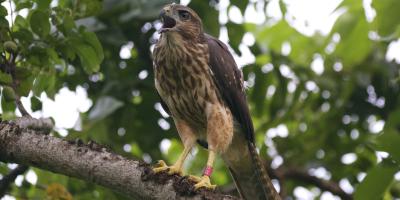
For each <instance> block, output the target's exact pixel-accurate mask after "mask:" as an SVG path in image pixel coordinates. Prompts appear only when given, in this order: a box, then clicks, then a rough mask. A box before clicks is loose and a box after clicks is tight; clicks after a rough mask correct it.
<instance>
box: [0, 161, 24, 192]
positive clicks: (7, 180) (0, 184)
mask: <svg viewBox="0 0 400 200" xmlns="http://www.w3.org/2000/svg"><path fill="white" fill-rule="evenodd" d="M26 170H28V167H27V166H25V165H19V166H18V167H16V168H15V169H13V170H11V172H10V173H8V174H7V175H5V176H4V177H3V178H2V179H1V180H0V197H2V196H4V195H5V194H6V192H7V190H8V188H9V187H10V185H11V184H12V183H13V182H14V180H15V179H16V178H17V176H18V175H21V174H23V173H25V171H26Z"/></svg>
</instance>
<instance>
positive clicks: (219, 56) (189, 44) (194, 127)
mask: <svg viewBox="0 0 400 200" xmlns="http://www.w3.org/2000/svg"><path fill="white" fill-rule="evenodd" d="M160 16H161V20H162V23H163V26H162V27H161V29H160V30H159V33H160V34H161V36H160V39H159V41H158V42H157V44H156V46H155V48H154V51H153V59H154V66H153V67H154V74H155V87H156V89H157V91H158V94H159V96H160V97H161V103H162V105H163V108H164V109H165V110H166V111H167V112H168V113H169V114H170V115H171V116H172V118H173V120H174V123H175V126H176V128H177V131H178V133H179V136H180V138H181V140H182V142H183V145H184V150H183V153H182V154H181V155H180V157H179V158H178V160H177V161H176V163H175V164H173V165H172V166H167V165H166V164H165V162H164V161H159V165H160V166H159V167H157V168H154V169H153V170H154V171H155V172H156V173H158V172H161V171H168V173H170V174H180V175H182V174H183V173H182V167H183V163H184V161H185V159H186V157H187V155H188V154H189V152H190V150H191V149H192V148H193V147H194V146H195V145H196V143H199V144H200V145H202V146H204V147H206V148H207V149H208V151H209V153H208V160H207V164H206V166H205V169H204V172H203V175H202V176H201V177H195V176H190V178H191V179H192V180H194V181H195V182H196V184H195V185H194V187H195V189H199V188H202V187H205V188H211V189H214V188H215V185H212V184H211V183H210V176H211V173H212V167H213V162H214V159H215V156H216V155H220V156H221V157H222V159H223V160H224V162H225V164H226V165H227V166H228V168H229V170H230V173H231V175H232V177H233V179H234V181H235V183H236V186H237V188H238V190H239V193H240V194H241V196H242V197H243V198H245V199H251V200H253V199H280V198H279V195H278V194H277V192H276V190H275V189H274V187H273V185H272V183H271V180H270V178H269V177H268V175H267V173H266V172H265V169H264V168H263V165H262V164H261V161H260V158H259V155H258V153H257V151H256V147H255V144H254V128H253V123H252V120H251V117H250V113H249V108H248V105H247V101H246V95H245V91H244V87H243V77H242V73H241V71H240V70H239V69H238V67H237V65H236V63H235V61H234V59H233V57H232V55H231V54H230V52H229V50H228V48H227V46H226V45H225V44H224V43H222V42H221V41H219V40H218V39H216V38H214V37H212V36H210V35H208V34H206V33H204V31H203V25H202V21H201V19H200V17H199V16H198V15H197V14H196V12H194V11H193V10H192V9H190V8H189V7H186V6H183V5H178V4H169V5H166V6H165V7H164V8H163V9H162V11H161V14H160Z"/></svg>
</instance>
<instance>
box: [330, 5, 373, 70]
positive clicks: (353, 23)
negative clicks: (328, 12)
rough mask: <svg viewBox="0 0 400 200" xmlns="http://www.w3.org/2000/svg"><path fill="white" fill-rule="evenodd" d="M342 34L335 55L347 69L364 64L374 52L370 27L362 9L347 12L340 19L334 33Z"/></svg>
mask: <svg viewBox="0 0 400 200" xmlns="http://www.w3.org/2000/svg"><path fill="white" fill-rule="evenodd" d="M335 32H338V33H339V34H340V42H339V43H338V44H337V46H336V49H335V52H334V54H335V55H336V56H338V57H339V58H341V60H342V62H343V64H344V66H345V67H350V66H353V65H356V64H359V63H360V62H362V61H363V60H364V59H365V58H366V57H367V56H368V54H369V53H370V52H371V50H372V42H371V40H370V39H369V38H368V32H369V25H368V22H367V21H366V19H365V17H364V11H363V10H362V9H359V10H356V11H354V12H351V13H350V12H347V13H345V14H343V15H342V16H340V17H339V19H338V20H337V22H336V23H335V26H334V28H333V31H332V33H335Z"/></svg>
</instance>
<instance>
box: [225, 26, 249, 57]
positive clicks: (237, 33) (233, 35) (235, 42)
mask: <svg viewBox="0 0 400 200" xmlns="http://www.w3.org/2000/svg"><path fill="white" fill-rule="evenodd" d="M226 28H227V29H228V37H229V44H230V45H231V47H232V48H233V50H235V52H236V53H237V54H239V55H240V54H241V52H240V50H239V45H240V43H241V42H242V37H243V35H244V32H245V31H244V27H243V26H242V25H241V24H235V23H232V22H228V23H227V24H226Z"/></svg>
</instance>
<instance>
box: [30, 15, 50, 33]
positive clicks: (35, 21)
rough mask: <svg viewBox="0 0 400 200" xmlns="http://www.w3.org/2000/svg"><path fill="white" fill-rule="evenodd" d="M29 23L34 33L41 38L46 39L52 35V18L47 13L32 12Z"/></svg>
mask: <svg viewBox="0 0 400 200" xmlns="http://www.w3.org/2000/svg"><path fill="white" fill-rule="evenodd" d="M29 23H30V25H31V29H32V31H33V32H34V33H36V34H37V35H39V36H40V37H45V36H47V35H48V34H49V33H50V18H49V15H48V14H47V13H46V12H43V11H41V10H34V11H32V14H31V17H30V21H29Z"/></svg>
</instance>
